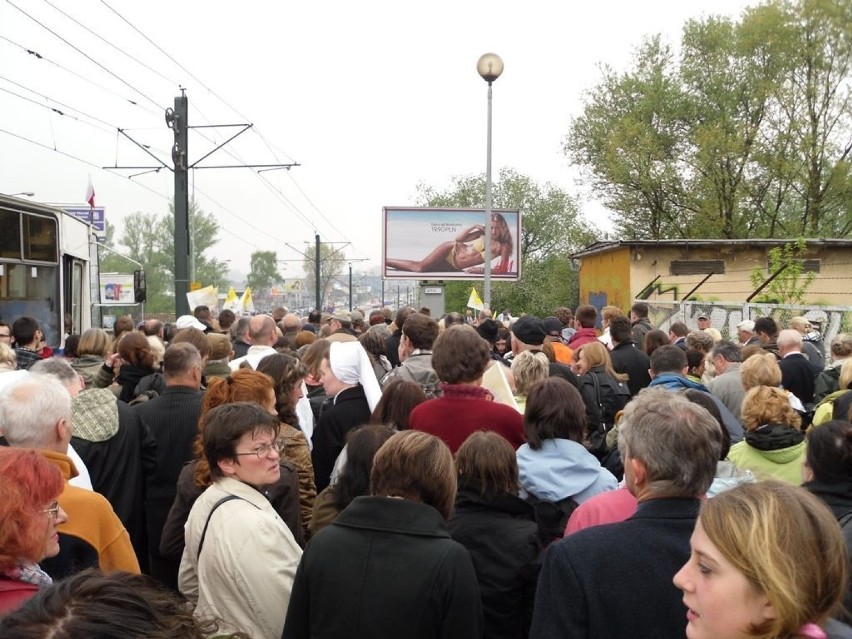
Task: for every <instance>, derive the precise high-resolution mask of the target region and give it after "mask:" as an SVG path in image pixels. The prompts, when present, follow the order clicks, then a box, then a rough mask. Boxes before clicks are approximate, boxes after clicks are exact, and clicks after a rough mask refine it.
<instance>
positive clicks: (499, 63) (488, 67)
mask: <svg viewBox="0 0 852 639" xmlns="http://www.w3.org/2000/svg"><path fill="white" fill-rule="evenodd" d="M476 71H477V73H479V75H480V76H481V77H482V79H483V80H485V81H486V82H487V83H488V132H487V143H486V149H487V150H486V154H485V155H486V159H485V237H484V240H485V255H484V260H485V264H484V268H483V274H484V279H483V283H482V289H483V300H482V301H483V304H484V305H485V308H489V309H490V308H491V257H492V256H491V84H492V83H493V82H494V80H496V79H497V78H499V77H500V74H501V73H503V60H502V59H501V58H500V56H499V55H497V54H496V53H485V54H483V55H482V56H480V58H479V60H478V61H477V63H476Z"/></svg>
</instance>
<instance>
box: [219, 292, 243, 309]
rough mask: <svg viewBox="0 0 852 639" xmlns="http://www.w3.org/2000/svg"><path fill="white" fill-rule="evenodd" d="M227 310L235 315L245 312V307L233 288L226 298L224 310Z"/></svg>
mask: <svg viewBox="0 0 852 639" xmlns="http://www.w3.org/2000/svg"><path fill="white" fill-rule="evenodd" d="M225 309H228V310H229V311H233V312H235V313H239V312H241V311H242V310H243V305H242V304H241V303H240V298H239V297H237V292H236V291H235V290H234V287H233V286H232V287H231V288H229V289H228V294H227V295H226V296H225V303H224V304H223V305H222V310H225Z"/></svg>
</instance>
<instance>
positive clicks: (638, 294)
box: [571, 239, 852, 311]
mask: <svg viewBox="0 0 852 639" xmlns="http://www.w3.org/2000/svg"><path fill="white" fill-rule="evenodd" d="M791 241H792V240H771V239H765V240H763V239H758V240H748V239H741V240H722V239H718V240H716V239H714V240H700V239H698V240H695V239H691V240H619V241H603V242H596V243H594V244H592V245H590V246H588V247H586V248H585V249H583V250H582V251H578V252H577V253H574V254H573V255H571V258H572V259H574V260H576V261H577V262H579V274H580V276H579V280H580V303H581V304H592V305H593V306H595V307H597V308H598V309H600V308H601V307H603V306H606V305H611V306H618V307H620V308H622V309H624V310H625V311H626V310H627V309H629V308H630V306H631V305H632V304H633V301H634V300H636V299H643V300H647V301H648V302H669V303H671V302H681V301H686V300H690V299H692V300H700V301H704V302H717V301H718V302H725V303H743V304H744V303H745V302H746V300H747V298H748V297H749V296H750V295H752V294H753V293H754V291H755V288H756V287H755V286H754V285H753V284H752V280H751V274H752V273H753V272H754V271H755V270H756V269H760V270H761V271H762V272H763V273H764V274H765V278H768V276H769V275H770V273H769V257H768V256H769V251H770V250H771V249H773V248H775V247H783V246H784V245H785V244H789V243H790V242H791ZM805 246H806V249H805V254H804V255H803V256H802V260H803V267H804V268H803V271H804V272H812V273H815V278H814V280H813V282H812V283H811V285H810V286H809V287H808V290H807V292H806V294H805V300H804V303H805V304H808V305H813V306H833V307H839V306H852V240H845V239H810V240H806V241H805ZM764 292H765V291H764ZM755 301H757V300H755Z"/></svg>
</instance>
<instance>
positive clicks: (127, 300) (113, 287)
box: [99, 273, 135, 306]
mask: <svg viewBox="0 0 852 639" xmlns="http://www.w3.org/2000/svg"><path fill="white" fill-rule="evenodd" d="M99 288H100V290H101V304H103V305H104V306H127V305H130V304H134V303H135V302H134V299H135V298H134V295H133V273H129V274H128V273H101V274H100V282H99Z"/></svg>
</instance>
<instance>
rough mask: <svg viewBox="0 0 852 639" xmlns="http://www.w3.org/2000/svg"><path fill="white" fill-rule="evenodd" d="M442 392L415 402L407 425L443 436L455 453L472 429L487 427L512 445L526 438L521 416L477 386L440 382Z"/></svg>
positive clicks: (472, 431)
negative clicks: (420, 401)
mask: <svg viewBox="0 0 852 639" xmlns="http://www.w3.org/2000/svg"><path fill="white" fill-rule="evenodd" d="M441 389H442V390H443V395H442V396H441V397H438V398H437V399H430V400H428V401H426V402H423V403H422V404H420V405H418V406H416V407H415V408H414V410H412V411H411V420H410V422H409V425H410V427H411V429H412V430H422V431H423V432H425V433H429V434H431V435H435V436H436V437H440V438H441V439H443V440H444V442H445V443H446V444H447V446H449V447H450V450H451V451H452V452H453V454H454V455H455V453H456V451H457V450H458V449H459V447H460V446H461V445H462V444H463V443H464V440H466V439H467V438H468V436H469V435H470V434H471V433H474V432H476V431H478V430H487V431H492V432H495V433H497V434H498V435H502V436H503V437H504V438H505V439H506V440H507V441H508V442H509V443H510V444H511V445H512V447H513V448H518V447H519V446H520V445H521V444H523V443H524V442H525V441H526V437H525V436H524V418H523V416H522V415H521V414H520V413H519V412H518V411H516V410H515V409H514V408H512V407H510V406H506V405H505V404H500V403H498V402H495V401H493V400H492V397H491V393H489V392H488V391H487V390H486V389H484V388H482V387H480V386H466V385H463V384H441Z"/></svg>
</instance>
